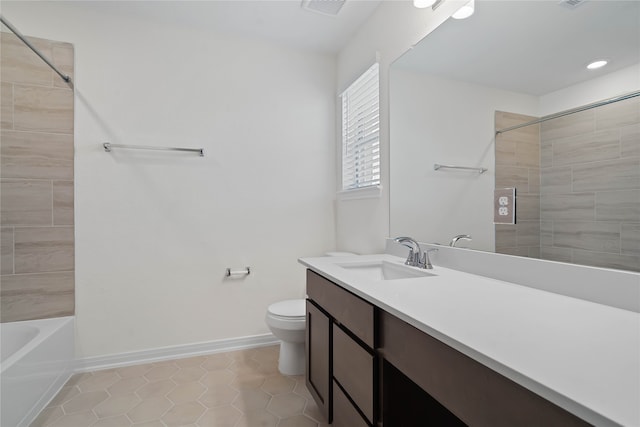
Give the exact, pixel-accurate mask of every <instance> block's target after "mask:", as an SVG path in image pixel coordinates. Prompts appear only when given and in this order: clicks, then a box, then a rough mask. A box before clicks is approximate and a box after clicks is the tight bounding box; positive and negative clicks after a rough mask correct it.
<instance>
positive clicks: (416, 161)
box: [390, 69, 538, 251]
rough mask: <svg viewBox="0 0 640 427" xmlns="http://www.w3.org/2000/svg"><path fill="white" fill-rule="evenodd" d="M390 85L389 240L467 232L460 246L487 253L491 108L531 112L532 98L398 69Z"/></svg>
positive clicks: (490, 240)
mask: <svg viewBox="0 0 640 427" xmlns="http://www.w3.org/2000/svg"><path fill="white" fill-rule="evenodd" d="M391 88H392V95H391V103H390V109H391V139H392V140H393V145H392V146H391V169H392V170H393V179H392V180H391V202H392V203H391V209H390V211H391V218H390V220H391V221H390V223H391V224H390V231H391V235H392V236H396V235H409V236H412V237H414V238H415V239H417V240H419V241H422V242H439V243H442V244H447V243H449V241H450V240H451V238H452V237H453V236H455V235H457V234H469V235H471V236H472V237H473V241H471V242H470V243H467V242H461V243H462V245H463V246H465V247H469V248H473V249H481V250H489V251H493V250H494V249H495V244H494V242H495V233H494V231H493V227H488V226H487V224H493V198H492V194H493V189H494V188H495V185H494V183H495V133H494V132H495V129H494V115H495V111H496V110H498V111H516V112H518V113H521V114H527V115H535V114H536V112H537V110H538V97H535V96H531V95H524V94H518V93H514V92H508V91H504V90H497V89H494V88H489V87H485V86H479V85H475V84H470V83H465V82H458V81H453V80H447V79H443V78H437V77H433V76H430V75H426V74H421V73H416V72H412V71H407V70H402V69H393V70H392V71H391ZM444 142H446V144H445V143H444ZM435 163H439V164H445V165H460V166H468V167H484V168H487V169H488V171H487V172H485V173H483V174H481V175H480V174H477V173H471V172H457V171H451V170H440V171H435V170H434V169H433V165H434V164H435Z"/></svg>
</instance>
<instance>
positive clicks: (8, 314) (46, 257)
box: [0, 32, 75, 322]
mask: <svg viewBox="0 0 640 427" xmlns="http://www.w3.org/2000/svg"><path fill="white" fill-rule="evenodd" d="M29 40H30V41H31V42H32V43H33V44H34V46H36V47H37V48H38V49H39V50H40V51H41V52H42V53H43V54H44V55H45V56H46V57H47V58H49V59H50V60H51V61H52V62H53V63H54V64H55V65H56V66H57V67H58V68H59V69H60V70H62V72H63V73H65V74H68V75H70V76H71V77H72V78H73V55H74V52H73V46H72V45H70V44H68V43H61V42H55V41H49V40H43V39H37V38H29ZM0 43H1V49H0V51H1V56H0V58H1V63H0V80H1V85H2V91H1V94H0V96H1V98H0V99H1V111H0V118H1V120H0V122H1V128H0V133H1V135H0V166H1V169H0V179H1V182H0V185H1V188H0V193H1V199H0V221H1V224H2V228H1V235H0V239H1V245H0V246H1V247H2V259H1V261H0V270H1V280H2V283H1V286H0V304H1V307H0V308H1V310H0V318H1V320H2V322H10V321H18V320H28V319H40V318H47V317H58V316H68V315H72V314H73V313H74V300H75V298H74V218H73V203H74V201H73V123H74V122H73V120H74V106H73V90H72V89H71V88H70V87H69V86H68V85H67V83H65V82H64V81H63V80H62V79H61V78H60V77H59V76H58V75H57V74H55V73H54V72H53V71H52V70H51V69H50V68H49V67H48V66H47V65H46V64H45V63H44V62H43V61H42V60H41V59H40V58H38V57H37V56H36V55H35V53H33V52H32V51H31V50H30V49H29V48H27V47H26V46H25V45H24V44H23V43H22V42H20V40H18V38H17V37H15V36H14V35H13V34H10V33H5V32H2V33H1V34H0Z"/></svg>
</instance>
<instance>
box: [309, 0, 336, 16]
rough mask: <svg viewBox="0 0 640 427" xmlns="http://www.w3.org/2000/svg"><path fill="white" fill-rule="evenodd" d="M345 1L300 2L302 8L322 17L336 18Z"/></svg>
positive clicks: (319, 0) (310, 0)
mask: <svg viewBox="0 0 640 427" xmlns="http://www.w3.org/2000/svg"><path fill="white" fill-rule="evenodd" d="M345 1H346V0H302V8H303V9H307V10H310V11H312V12H316V13H321V14H323V15H331V16H336V15H337V14H338V12H340V9H342V6H344V2H345Z"/></svg>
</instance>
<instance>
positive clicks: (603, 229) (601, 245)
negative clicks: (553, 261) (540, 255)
mask: <svg viewBox="0 0 640 427" xmlns="http://www.w3.org/2000/svg"><path fill="white" fill-rule="evenodd" d="M553 246H556V247H563V248H573V249H583V250H587V251H595V252H617V253H619V252H620V225H619V224H616V223H608V222H605V223H603V222H595V221H573V222H566V223H564V224H563V226H562V227H554V230H553Z"/></svg>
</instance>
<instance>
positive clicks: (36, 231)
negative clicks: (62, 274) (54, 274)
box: [14, 227, 74, 274]
mask: <svg viewBox="0 0 640 427" xmlns="http://www.w3.org/2000/svg"><path fill="white" fill-rule="evenodd" d="M73 242H74V237H73V227H55V228H53V227H47V228H40V227H34V228H16V229H15V243H14V245H15V255H14V256H15V260H14V263H15V271H16V274H22V273H41V272H48V271H71V270H73V267H74V244H73Z"/></svg>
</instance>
